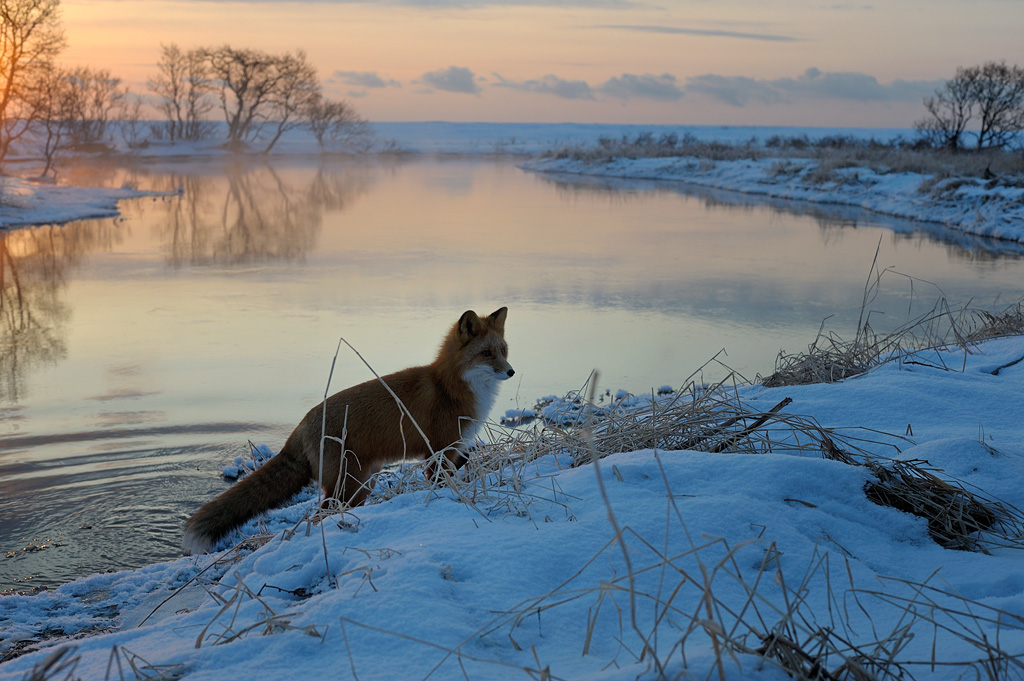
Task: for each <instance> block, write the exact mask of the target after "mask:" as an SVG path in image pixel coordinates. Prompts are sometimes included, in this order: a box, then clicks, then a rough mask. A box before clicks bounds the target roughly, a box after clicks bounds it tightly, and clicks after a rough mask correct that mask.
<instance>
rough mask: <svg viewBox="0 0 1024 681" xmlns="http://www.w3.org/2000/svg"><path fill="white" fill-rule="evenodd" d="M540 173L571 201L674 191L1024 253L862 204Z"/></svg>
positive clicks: (959, 248) (621, 199)
mask: <svg viewBox="0 0 1024 681" xmlns="http://www.w3.org/2000/svg"><path fill="white" fill-rule="evenodd" d="M538 177H539V178H541V180H542V181H543V182H547V183H550V184H551V185H553V186H554V187H555V189H556V191H557V192H558V194H559V195H560V196H561V197H562V198H563V199H565V200H567V201H570V202H571V201H575V200H578V199H579V198H580V197H582V196H587V195H591V196H601V197H603V198H605V199H607V201H608V202H609V204H610V205H613V204H623V203H628V202H630V201H642V200H644V197H645V196H649V195H650V194H651V193H672V194H679V195H682V196H688V197H692V198H695V199H697V200H699V201H700V202H701V203H702V204H703V205H704V206H705V207H706V208H707V209H708V210H726V211H743V212H747V213H755V212H759V211H763V210H764V209H765V208H768V209H771V210H772V211H773V212H775V213H777V214H779V215H785V216H790V217H792V216H801V217H808V218H811V219H813V220H814V221H815V222H816V223H817V225H818V227H820V228H821V229H822V231H823V233H824V237H825V238H826V239H829V238H841V233H842V231H844V230H848V229H856V228H858V227H865V226H866V227H877V226H878V224H879V221H883V222H884V224H885V226H886V228H887V229H889V230H892V232H893V233H894V234H896V235H897V236H896V238H898V239H903V240H906V241H918V240H922V239H924V240H927V241H929V242H931V243H936V244H941V245H943V246H944V247H945V248H946V250H947V253H948V254H949V256H950V257H952V258H957V259H962V260H967V261H970V262H986V261H988V262H994V261H997V260H1003V259H1005V258H1007V257H1011V256H1024V243H1020V242H1017V241H1007V240H1004V239H993V238H991V237H985V236H980V235H976V234H968V233H966V232H963V231H961V230H956V229H948V228H946V227H944V226H942V225H939V224H936V223H928V222H917V221H913V220H906V219H902V218H895V217H889V216H883V215H880V214H875V213H870V212H868V211H865V210H863V209H861V208H858V207H856V206H846V205H839V204H825V203H812V202H808V201H794V200H792V199H780V198H775V197H770V196H762V195H755V194H746V193H743V192H737V191H730V190H726V189H716V188H712V187H702V186H699V185H692V184H686V183H685V182H667V181H664V180H658V181H655V180H631V179H618V178H601V177H588V176H580V175H561V174H557V173H545V174H538Z"/></svg>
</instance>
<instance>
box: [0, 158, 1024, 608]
mask: <svg viewBox="0 0 1024 681" xmlns="http://www.w3.org/2000/svg"><path fill="white" fill-rule="evenodd" d="M69 179H70V180H72V181H74V182H77V183H87V182H99V183H104V184H108V185H115V186H120V185H123V184H125V183H131V184H133V185H135V186H138V187H139V188H143V189H161V190H176V189H180V194H179V195H176V196H172V197H167V198H155V199H154V198H147V199H141V200H133V201H127V202H124V203H123V204H122V209H123V217H122V218H119V219H117V220H94V221H83V222H78V223H73V224H69V225H65V226H48V227H40V228H32V229H22V230H17V231H12V232H0V274H2V276H0V285H2V289H3V290H2V298H0V304H2V307H0V350H2V356H0V590H11V589H14V590H24V589H27V588H32V587H33V586H37V585H54V584H59V583H62V582H65V581H68V580H71V579H74V578H75V577H78V576H80V575H84V574H90V573H93V572H98V571H104V570H107V569H125V568H130V567H137V566H140V565H143V564H147V563H150V562H154V561H157V560H163V559H169V558H173V557H175V556H177V555H178V543H179V539H180V531H181V525H182V523H183V522H184V520H185V518H186V517H187V516H188V514H190V513H191V512H192V511H193V510H194V509H195V508H196V507H197V506H198V505H199V504H200V503H202V502H203V501H205V500H207V499H209V498H212V497H213V496H214V495H215V494H216V493H218V492H219V491H221V490H222V489H223V488H224V487H225V486H226V484H227V483H226V482H224V480H223V479H222V478H221V476H220V474H219V471H220V469H221V468H222V467H223V465H224V464H225V463H227V462H230V461H231V460H232V459H233V458H234V457H236V456H244V455H246V454H247V452H248V445H247V442H249V441H252V442H255V443H260V442H265V443H267V444H269V445H270V446H271V447H273V448H274V449H276V448H278V447H279V446H280V445H281V444H282V443H283V441H284V438H285V437H286V436H287V434H288V433H289V432H290V430H291V428H292V427H294V425H295V424H296V423H297V422H298V420H299V419H300V418H301V417H302V416H303V415H304V414H305V412H306V411H307V410H308V409H309V408H310V407H311V406H312V405H313V404H314V403H315V402H316V401H317V400H318V399H320V397H322V395H323V392H324V388H325V384H326V381H327V376H328V372H329V369H330V366H331V361H332V358H333V356H334V353H335V348H336V346H337V344H338V341H339V338H340V337H344V338H346V339H347V340H348V341H349V342H350V343H352V345H353V346H355V347H356V348H357V349H359V351H360V352H361V353H362V354H363V355H364V356H365V357H366V359H367V361H369V362H370V363H371V364H372V365H373V367H374V368H375V369H376V370H377V371H379V372H381V373H385V372H389V371H393V370H396V369H398V368H402V367H405V366H408V365H411V364H420V363H425V362H429V361H430V360H431V359H432V356H433V354H434V351H435V349H436V347H437V345H438V343H439V341H440V339H441V336H442V335H443V334H444V333H445V331H446V330H447V328H448V326H449V325H450V324H451V323H453V322H454V321H455V320H456V319H457V318H458V316H459V315H460V314H461V313H462V312H463V311H464V310H466V309H468V308H472V309H476V310H478V311H480V312H484V313H488V312H491V311H492V310H493V309H495V308H497V307H499V306H501V305H508V307H509V316H508V323H507V337H508V340H509V343H510V346H511V354H510V359H511V361H512V364H513V366H514V367H515V368H516V377H515V379H514V380H513V381H510V382H509V383H508V384H506V386H505V388H504V390H503V391H502V393H501V396H500V398H499V401H498V404H497V406H496V408H495V413H494V418H497V417H498V416H500V415H501V413H503V412H504V411H505V410H506V409H510V408H515V407H529V406H531V405H532V404H533V403H534V401H535V400H536V398H538V397H542V396H544V395H548V394H552V393H556V394H564V393H566V392H568V391H570V390H573V389H577V388H579V387H580V386H582V385H583V383H584V382H585V381H586V380H587V377H588V375H589V374H590V371H591V370H592V369H595V368H596V369H599V370H600V372H601V373H600V376H601V379H600V387H601V388H609V389H612V390H613V391H614V390H616V389H619V388H622V389H627V390H630V391H633V392H647V391H650V390H651V389H652V388H656V387H658V386H661V385H664V384H670V385H681V384H682V383H683V382H684V381H685V380H686V379H687V377H689V376H690V375H691V373H692V372H694V371H695V370H697V369H698V368H699V367H700V366H701V365H702V364H704V363H705V362H706V361H707V360H708V359H710V358H711V357H712V356H714V355H715V354H716V353H718V352H719V351H720V350H721V349H723V348H724V349H725V350H726V352H727V353H728V355H727V357H723V358H722V361H723V362H725V363H726V364H727V365H728V366H729V367H731V368H732V369H734V370H736V371H738V372H740V373H741V374H743V375H744V376H746V377H747V378H750V379H753V378H754V377H755V375H756V374H758V373H762V374H767V373H769V372H770V371H771V370H772V367H773V363H774V359H775V356H776V355H777V353H778V351H779V349H780V348H785V349H787V350H791V351H796V350H800V349H803V348H805V347H806V345H807V344H808V343H809V342H810V341H811V340H812V339H813V337H814V335H815V333H816V332H817V330H818V327H819V325H820V324H821V322H822V320H823V319H824V318H826V317H828V316H829V315H834V316H833V317H832V318H831V319H830V321H829V328H832V329H834V330H836V331H837V332H839V333H840V334H844V335H846V336H849V335H851V334H852V330H853V329H854V328H855V325H856V321H857V316H858V312H859V308H860V304H861V299H862V295H863V290H864V283H865V280H866V278H867V276H868V272H869V268H870V266H871V263H872V258H873V256H874V253H875V249H876V246H878V244H879V240H880V239H881V245H880V255H879V265H880V266H881V267H887V266H893V267H894V268H895V269H896V270H898V271H899V272H901V273H903V274H905V275H908V276H910V277H914V278H915V280H914V281H913V282H911V280H910V279H908V278H905V277H902V276H899V275H896V274H887V275H886V277H885V278H884V279H883V286H882V293H881V295H880V296H879V297H878V298H877V299H876V300H875V301H874V302H873V303H872V309H874V310H877V311H878V312H879V313H884V314H878V315H876V316H874V317H873V322H874V324H875V325H876V326H877V327H885V326H886V325H887V324H889V323H890V322H891V325H892V326H895V325H896V324H898V323H900V322H902V321H904V320H906V319H907V315H908V312H909V313H910V314H913V313H914V311H915V310H921V309H925V308H928V307H931V305H932V304H933V303H934V302H935V300H936V299H937V298H938V297H939V296H940V295H942V294H945V296H946V297H947V298H948V299H950V300H951V301H954V302H956V301H966V300H967V299H974V300H975V301H977V302H979V303H980V304H983V305H986V306H989V307H992V308H999V307H1001V306H1002V305H1003V304H1004V303H1006V304H1008V303H1010V302H1013V301H1014V300H1016V299H1017V298H1019V297H1020V296H1021V295H1022V294H1024V284H1022V282H1024V259H1022V257H1021V255H1020V254H1019V253H1016V254H1014V253H1005V252H999V251H998V250H997V249H998V248H1000V245H999V244H991V243H986V242H982V241H971V240H967V239H963V238H959V239H958V238H957V237H956V236H955V235H949V234H944V233H942V232H941V231H939V230H935V229H931V228H929V229H927V230H926V231H915V230H919V229H920V228H921V226H920V225H913V224H910V223H905V222H903V223H896V222H893V221H888V220H886V219H884V218H881V217H879V216H872V215H867V214H864V213H859V212H857V211H851V210H842V209H828V208H823V207H816V206H810V205H806V204H798V203H772V202H765V201H757V200H753V199H750V198H746V197H743V196H741V195H735V194H730V193H727V192H712V191H702V190H693V189H692V188H687V187H685V186H682V185H675V184H666V183H661V184H657V183H642V182H603V181H602V182H596V181H587V180H584V179H581V178H565V177H551V176H541V175H536V174H530V173H526V172H523V171H521V170H519V169H518V168H516V166H515V165H514V163H513V162H512V161H507V160H499V161H493V160H492V161H481V160H437V159H421V160H413V161H408V162H396V163H394V164H387V163H378V164H371V165H366V164H357V163H343V162H338V163H337V164H334V165H326V166H324V165H321V164H319V162H314V161H308V162H303V161H289V162H284V161H279V162H275V163H274V164H273V165H258V164H247V165H243V164H237V163H231V162H229V161H208V162H204V163H203V164H202V165H198V164H194V163H193V164H189V165H179V166H175V165H173V164H167V165H160V166H155V165H149V166H142V167H139V168H135V169H124V168H106V169H96V168H91V169H85V168H81V169H78V170H75V171H73V172H72V173H70V177H69ZM1002 247H1004V248H1005V245H1003V246H1002ZM926 282H931V283H926ZM940 289H941V292H940ZM725 373H726V369H725V368H723V367H721V366H719V365H717V364H715V365H712V366H709V367H708V368H707V369H706V371H705V375H706V376H707V377H708V378H718V377H720V376H722V375H724V374H725ZM370 377H371V374H370V373H369V371H368V370H367V369H366V368H365V367H364V366H363V364H362V363H361V362H360V361H359V359H358V358H356V357H355V356H354V355H353V354H352V353H351V352H350V351H347V350H343V351H342V352H341V353H340V354H339V356H338V360H337V366H336V368H335V370H334V382H333V387H334V388H335V389H340V388H342V387H344V386H346V385H349V384H352V383H355V382H359V381H363V380H366V379H368V378H370ZM851 425H855V424H851Z"/></svg>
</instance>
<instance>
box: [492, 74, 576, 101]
mask: <svg viewBox="0 0 1024 681" xmlns="http://www.w3.org/2000/svg"><path fill="white" fill-rule="evenodd" d="M494 76H495V78H497V79H498V82H496V83H495V84H494V85H495V86H496V87H506V88H511V89H513V90H521V91H523V92H537V93H541V94H548V95H555V96H556V97H562V98H563V99H593V98H594V93H593V91H592V90H591V89H590V85H588V84H587V82H586V81H583V80H566V79H564V78H559V77H558V76H553V75H550V74H549V75H546V76H544V77H543V78H540V79H539V80H524V81H519V82H516V81H511V80H505V79H504V78H502V77H501V76H500V75H498V74H494Z"/></svg>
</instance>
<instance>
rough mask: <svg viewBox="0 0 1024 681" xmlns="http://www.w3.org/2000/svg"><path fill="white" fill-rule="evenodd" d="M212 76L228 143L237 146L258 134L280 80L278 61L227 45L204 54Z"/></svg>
mask: <svg viewBox="0 0 1024 681" xmlns="http://www.w3.org/2000/svg"><path fill="white" fill-rule="evenodd" d="M205 54H206V57H207V59H208V63H209V65H210V69H211V75H212V76H213V78H214V79H215V81H216V83H217V96H218V98H219V99H220V105H221V109H222V110H223V112H224V120H225V121H226V122H227V124H228V142H229V143H230V144H232V145H239V144H241V143H243V142H246V141H248V140H249V139H251V138H252V137H253V136H255V134H256V133H257V132H258V129H259V125H260V123H262V121H264V120H265V119H266V116H267V109H268V107H269V106H271V103H272V99H273V97H274V95H275V91H276V89H277V87H278V81H279V79H280V77H281V73H280V70H279V69H277V68H276V66H277V58H275V57H274V56H272V55H270V54H267V53H266V52H262V51H260V50H251V49H235V48H233V47H231V46H229V45H225V46H223V47H218V48H215V49H210V50H206V52H205Z"/></svg>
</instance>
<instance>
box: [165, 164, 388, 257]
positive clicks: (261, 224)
mask: <svg viewBox="0 0 1024 681" xmlns="http://www.w3.org/2000/svg"><path fill="white" fill-rule="evenodd" d="M164 181H165V182H166V189H167V190H174V189H180V192H181V196H182V199H181V200H180V201H170V202H167V203H166V204H165V205H166V206H167V208H166V210H167V211H168V219H167V220H166V221H164V222H163V224H162V226H161V227H160V228H159V229H160V233H161V236H162V237H163V238H164V240H165V243H164V250H165V251H166V252H167V254H168V258H169V260H170V262H171V264H172V265H173V266H175V267H181V266H186V265H209V264H217V265H226V266H231V265H242V264H250V263H258V262H267V261H275V260H284V261H295V260H301V259H303V258H304V257H305V256H306V254H307V253H309V251H311V250H312V249H313V247H314V246H315V245H316V240H317V237H318V234H319V231H320V227H321V225H322V224H323V217H324V213H325V212H326V211H328V210H341V209H344V208H345V207H346V206H347V205H348V204H349V203H350V202H351V201H352V200H353V199H355V198H356V197H357V196H359V195H360V194H363V193H365V191H366V190H367V188H368V185H369V182H370V179H369V176H368V175H367V173H366V172H365V171H358V170H356V169H352V170H351V171H350V172H345V171H340V170H335V171H328V170H326V169H324V168H320V169H319V170H317V171H315V172H314V173H313V175H312V177H310V175H309V173H305V172H289V171H282V172H279V171H278V170H276V169H275V168H273V167H271V166H269V165H262V166H257V167H253V166H252V165H234V166H230V167H229V168H227V172H226V175H225V176H216V177H211V176H200V175H178V176H168V177H167V178H166V179H165V180H164Z"/></svg>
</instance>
